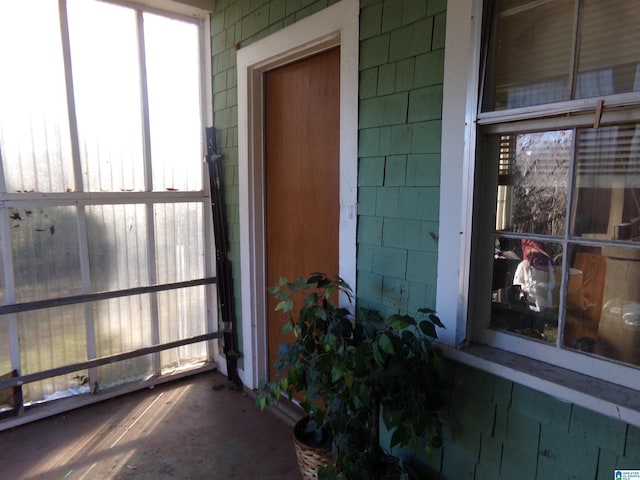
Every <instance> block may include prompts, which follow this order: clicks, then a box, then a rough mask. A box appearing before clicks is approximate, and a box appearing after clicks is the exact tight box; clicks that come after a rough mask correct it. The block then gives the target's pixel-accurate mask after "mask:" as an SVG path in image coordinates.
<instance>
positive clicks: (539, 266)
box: [491, 237, 562, 343]
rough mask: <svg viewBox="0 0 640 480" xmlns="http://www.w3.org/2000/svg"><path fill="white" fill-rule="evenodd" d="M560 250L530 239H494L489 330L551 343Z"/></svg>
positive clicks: (554, 332) (554, 330) (555, 324)
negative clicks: (498, 330) (511, 333)
mask: <svg viewBox="0 0 640 480" xmlns="http://www.w3.org/2000/svg"><path fill="white" fill-rule="evenodd" d="M561 253H562V247H561V245H560V244H556V243H550V242H539V241H536V240H530V239H514V238H505V237H496V243H495V252H494V261H493V280H492V298H491V300H492V301H491V326H492V327H493V328H497V329H501V330H506V331H509V332H513V333H517V334H520V335H524V336H527V337H531V338H535V339H537V340H543V341H546V342H550V343H555V341H556V339H557V336H558V305H559V292H560V284H561V281H562V275H561V267H560V263H561V258H562V255H560V254H561Z"/></svg>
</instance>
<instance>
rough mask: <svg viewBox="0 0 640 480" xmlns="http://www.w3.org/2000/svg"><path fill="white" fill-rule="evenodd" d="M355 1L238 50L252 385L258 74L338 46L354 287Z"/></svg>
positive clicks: (344, 227)
mask: <svg viewBox="0 0 640 480" xmlns="http://www.w3.org/2000/svg"><path fill="white" fill-rule="evenodd" d="M359 12H360V3H359V1H358V0H342V1H341V2H339V3H336V4H334V5H332V6H330V7H328V8H326V9H324V10H321V11H320V12H318V13H316V14H314V15H311V16H309V17H306V18H304V19H302V20H300V21H299V22H297V23H295V24H293V25H290V26H289V27H287V28H284V29H283V30H280V31H278V32H276V33H274V34H273V35H270V36H268V37H266V38H264V39H262V40H259V41H257V42H255V43H253V44H251V45H248V46H247V47H244V48H241V49H240V50H239V51H238V57H237V68H238V182H239V203H240V205H239V207H240V208H239V210H240V269H241V292H242V307H241V308H242V332H243V335H242V336H243V338H242V354H243V358H244V368H243V369H242V370H240V372H239V375H240V378H241V379H242V381H243V383H244V384H245V385H246V386H247V387H249V388H256V387H257V386H258V382H259V381H260V379H262V378H266V376H267V372H268V365H267V360H266V358H267V355H266V348H267V347H266V325H265V322H266V320H265V316H266V301H265V293H266V287H267V285H265V273H264V271H265V266H264V265H265V260H264V251H265V250H264V206H263V202H264V200H263V199H264V195H263V128H262V119H263V108H262V103H263V102H262V98H263V96H262V95H263V92H262V90H263V79H262V76H263V73H264V72H266V71H268V70H271V69H273V68H276V67H279V66H282V65H285V64H287V63H291V62H293V61H296V60H299V59H302V58H305V57H307V56H310V55H313V54H315V53H319V52H321V51H324V50H326V49H328V48H332V47H335V46H340V239H339V265H340V272H339V274H340V276H341V277H342V278H343V279H344V280H345V281H347V282H348V283H349V284H350V285H351V287H352V288H353V289H354V290H355V287H356V223H357V216H356V213H357V212H356V208H357V173H358V51H359Z"/></svg>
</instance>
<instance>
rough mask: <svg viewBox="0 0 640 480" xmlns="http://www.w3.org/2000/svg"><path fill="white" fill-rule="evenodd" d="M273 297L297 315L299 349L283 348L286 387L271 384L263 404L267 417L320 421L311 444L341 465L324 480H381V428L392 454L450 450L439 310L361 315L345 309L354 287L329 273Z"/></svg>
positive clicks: (281, 371) (311, 425)
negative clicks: (288, 412) (300, 413)
mask: <svg viewBox="0 0 640 480" xmlns="http://www.w3.org/2000/svg"><path fill="white" fill-rule="evenodd" d="M269 292H270V293H271V294H272V295H274V297H275V298H276V299H277V300H278V304H277V306H276V310H277V311H282V312H283V313H284V314H285V315H287V316H288V318H287V320H286V322H285V324H284V328H283V333H284V334H285V335H289V334H290V333H293V335H294V339H295V340H294V341H293V343H291V344H287V343H283V344H282V345H281V346H280V348H279V350H278V354H279V358H278V360H277V361H276V364H275V367H276V369H277V372H278V379H277V380H274V381H271V382H268V383H267V382H262V383H261V385H260V391H259V393H258V396H257V398H256V403H257V406H258V407H259V408H260V409H262V410H264V409H265V408H271V407H273V406H274V405H275V404H276V403H277V402H279V401H280V400H282V399H287V400H288V401H293V400H294V399H297V401H299V403H300V405H301V407H302V408H303V409H304V411H305V412H306V413H307V414H308V415H309V416H310V421H309V422H308V424H307V431H306V434H307V437H308V438H307V440H308V441H311V442H313V443H315V444H322V443H323V442H324V443H325V444H328V445H330V446H331V451H332V458H333V463H331V464H330V465H328V466H326V467H324V468H322V469H321V470H320V472H319V478H320V479H340V478H342V479H349V480H357V479H372V478H378V475H379V472H380V471H382V469H381V468H380V466H381V462H382V461H383V459H384V458H385V453H384V452H383V451H382V450H381V448H380V438H379V421H380V419H382V421H383V423H384V425H385V427H386V428H387V429H388V430H389V431H391V432H392V433H391V441H390V444H391V447H395V446H400V447H404V446H411V447H412V448H414V449H417V448H419V446H420V445H421V444H423V442H424V441H425V439H426V441H427V449H433V448H439V447H440V445H441V444H442V424H441V416H440V410H441V408H442V406H443V396H442V382H441V377H440V369H441V368H440V367H441V361H442V356H441V352H440V351H439V350H438V349H437V348H436V347H435V346H434V345H433V341H434V340H435V339H436V338H437V334H436V327H443V325H442V322H441V321H440V319H439V318H438V316H437V315H436V314H435V312H434V311H433V310H431V309H420V310H419V312H418V313H419V316H418V317H417V318H416V317H412V316H409V315H400V314H394V315H391V316H389V317H387V318H384V317H383V316H382V315H381V314H380V313H379V312H377V311H375V310H369V309H359V310H358V311H357V314H356V315H355V316H354V315H352V314H351V312H350V311H349V309H347V308H343V307H340V306H338V297H339V296H340V295H343V297H344V298H345V299H346V300H347V301H348V302H349V303H351V301H352V300H353V293H352V291H351V288H350V287H349V285H348V284H346V283H345V282H344V281H343V280H342V279H340V278H339V277H336V278H334V279H331V278H329V277H327V276H326V275H325V274H322V273H317V274H312V275H311V276H310V277H309V278H308V279H306V280H305V279H304V278H302V277H300V278H298V280H297V281H296V282H293V283H289V282H288V281H287V280H286V279H284V278H283V279H280V281H279V283H278V285H276V286H274V287H271V288H270V289H269ZM305 293H306V297H305V295H304V294H305ZM296 300H299V301H296ZM300 302H302V305H301V307H300V308H299V309H298V310H296V304H297V303H300Z"/></svg>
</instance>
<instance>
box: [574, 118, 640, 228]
mask: <svg viewBox="0 0 640 480" xmlns="http://www.w3.org/2000/svg"><path fill="white" fill-rule="evenodd" d="M574 192H575V193H574V195H575V204H576V207H575V209H576V214H575V220H574V222H573V229H572V231H573V234H574V235H579V236H583V237H590V238H600V239H619V240H624V241H636V240H638V236H639V234H640V232H639V231H638V229H639V226H640V125H616V126H610V127H600V128H598V129H592V128H589V129H582V130H579V131H578V146H577V167H576V182H575V188H574Z"/></svg>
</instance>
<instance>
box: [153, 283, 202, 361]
mask: <svg viewBox="0 0 640 480" xmlns="http://www.w3.org/2000/svg"><path fill="white" fill-rule="evenodd" d="M204 305H205V287H204V286H198V287H191V288H180V289H178V290H168V291H165V292H159V293H158V307H159V308H158V311H159V317H160V342H161V343H167V342H173V341H176V340H182V339H184V338H189V337H193V336H196V335H202V334H204V333H206V331H205V326H206V318H205V315H206V309H205V308H204ZM206 354H207V348H206V343H204V342H200V343H195V344H191V345H185V346H182V347H179V348H175V349H171V350H166V351H163V352H162V353H161V356H160V358H161V366H162V369H163V371H164V370H167V369H175V368H181V367H185V366H187V365H189V364H190V363H194V362H200V361H203V360H205V359H206Z"/></svg>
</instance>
